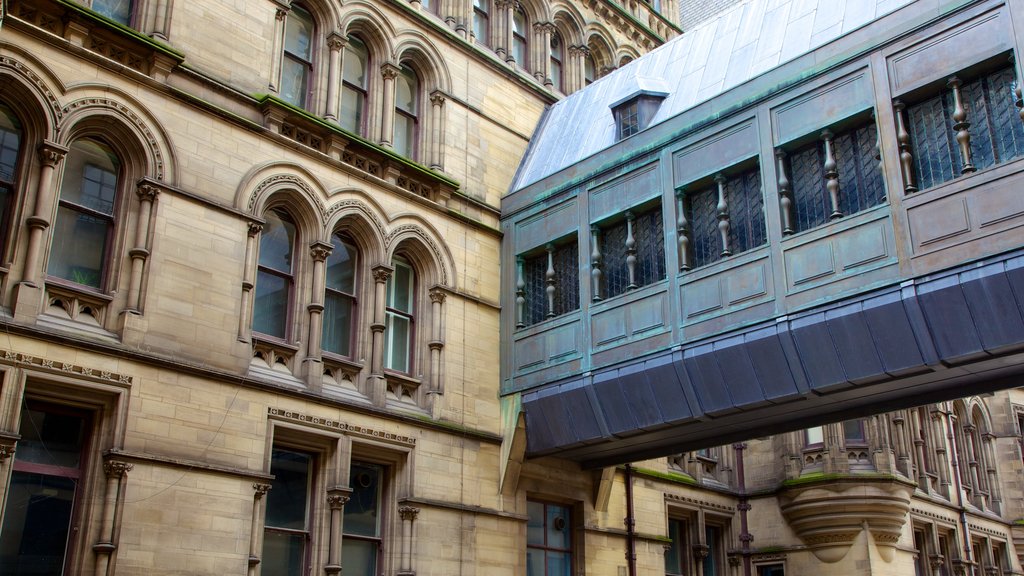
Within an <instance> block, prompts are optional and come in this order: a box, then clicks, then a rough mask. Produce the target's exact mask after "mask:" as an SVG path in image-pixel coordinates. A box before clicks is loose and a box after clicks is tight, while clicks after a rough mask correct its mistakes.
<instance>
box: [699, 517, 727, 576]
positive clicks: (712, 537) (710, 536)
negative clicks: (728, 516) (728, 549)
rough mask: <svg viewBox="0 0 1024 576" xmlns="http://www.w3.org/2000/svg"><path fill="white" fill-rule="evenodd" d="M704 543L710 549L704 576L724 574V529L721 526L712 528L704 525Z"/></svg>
mask: <svg viewBox="0 0 1024 576" xmlns="http://www.w3.org/2000/svg"><path fill="white" fill-rule="evenodd" d="M704 543H705V544H707V547H708V556H707V558H705V559H704V576H718V575H719V574H723V573H724V572H723V570H724V567H725V566H724V561H723V560H724V559H723V558H722V556H723V542H722V528H721V527H719V526H712V525H710V524H705V525H704Z"/></svg>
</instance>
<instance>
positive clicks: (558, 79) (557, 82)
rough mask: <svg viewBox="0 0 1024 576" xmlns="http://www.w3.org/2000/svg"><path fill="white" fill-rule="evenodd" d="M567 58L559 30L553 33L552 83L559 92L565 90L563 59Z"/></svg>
mask: <svg viewBox="0 0 1024 576" xmlns="http://www.w3.org/2000/svg"><path fill="white" fill-rule="evenodd" d="M564 58H565V54H564V48H563V44H562V37H561V35H559V34H558V32H553V33H552V34H551V85H552V87H554V89H555V90H558V91H559V92H565V86H564V83H563V82H562V61H563V60H564Z"/></svg>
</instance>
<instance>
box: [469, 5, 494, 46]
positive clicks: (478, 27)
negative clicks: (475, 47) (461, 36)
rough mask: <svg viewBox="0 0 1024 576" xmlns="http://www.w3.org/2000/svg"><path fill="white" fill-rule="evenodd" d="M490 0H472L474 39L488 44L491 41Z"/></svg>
mask: <svg viewBox="0 0 1024 576" xmlns="http://www.w3.org/2000/svg"><path fill="white" fill-rule="evenodd" d="M490 35H491V2H490V0H473V36H474V37H476V41H477V42H479V43H481V44H483V45H485V46H489V45H490V43H491V38H490Z"/></svg>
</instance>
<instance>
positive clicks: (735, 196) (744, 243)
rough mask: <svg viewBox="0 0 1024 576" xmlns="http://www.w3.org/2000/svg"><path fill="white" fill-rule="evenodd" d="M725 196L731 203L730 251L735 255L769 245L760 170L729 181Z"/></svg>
mask: <svg viewBox="0 0 1024 576" xmlns="http://www.w3.org/2000/svg"><path fill="white" fill-rule="evenodd" d="M725 197H726V201H727V202H728V204H729V248H730V250H732V253H733V254H739V253H741V252H746V251H747V250H750V249H753V248H757V247H758V246H761V245H763V244H764V243H765V242H767V241H768V239H767V237H766V235H765V228H764V196H763V195H762V194H761V173H760V171H759V170H758V169H756V168H755V169H753V170H748V171H746V172H743V173H742V174H738V175H736V176H735V177H732V178H729V179H728V180H726V182H725Z"/></svg>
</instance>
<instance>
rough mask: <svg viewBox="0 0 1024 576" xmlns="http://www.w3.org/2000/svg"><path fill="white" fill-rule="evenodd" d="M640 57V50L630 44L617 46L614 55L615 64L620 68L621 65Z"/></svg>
mask: <svg viewBox="0 0 1024 576" xmlns="http://www.w3.org/2000/svg"><path fill="white" fill-rule="evenodd" d="M639 57H640V52H638V51H637V49H636V48H634V47H632V46H628V45H627V46H619V50H618V52H617V53H616V55H615V61H616V62H617V64H616V66H618V67H619V68H622V67H623V66H625V65H627V64H629V63H630V62H633V61H635V60H636V59H637V58H639Z"/></svg>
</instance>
